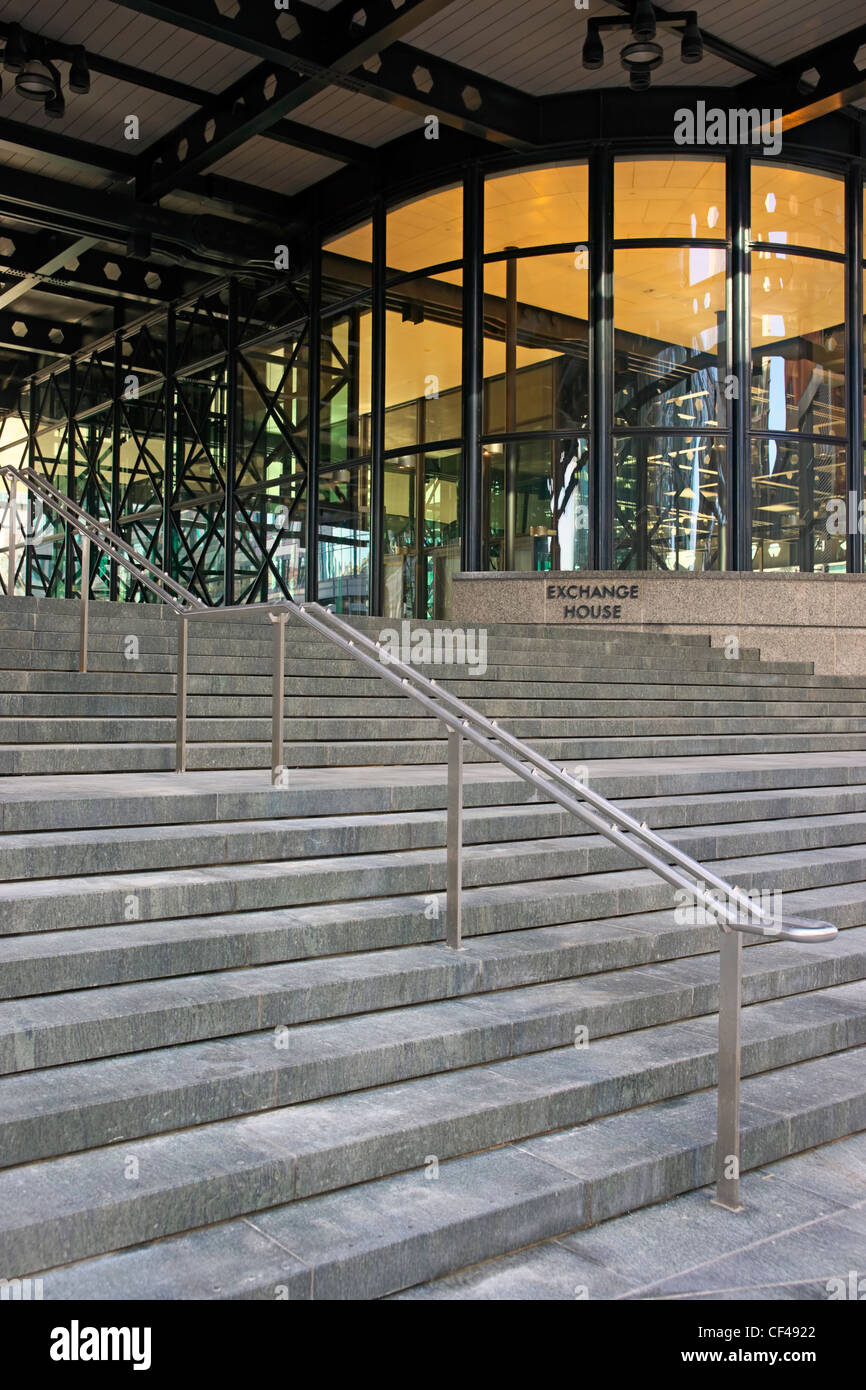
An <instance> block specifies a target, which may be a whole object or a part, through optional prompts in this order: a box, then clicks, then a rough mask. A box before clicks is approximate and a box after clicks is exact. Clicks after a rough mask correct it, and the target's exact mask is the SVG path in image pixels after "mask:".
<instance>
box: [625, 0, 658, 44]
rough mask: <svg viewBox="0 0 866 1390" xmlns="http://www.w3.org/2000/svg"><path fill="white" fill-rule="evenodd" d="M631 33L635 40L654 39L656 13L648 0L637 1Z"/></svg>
mask: <svg viewBox="0 0 866 1390" xmlns="http://www.w3.org/2000/svg"><path fill="white" fill-rule="evenodd" d="M631 32H632V33H633V34H634V36H635V38H636V39H654V38H655V36H656V12H655V10H654V9H653V7H652V5H651V4H650V0H637V4H636V5H635V8H634V18H633V19H632V22H631Z"/></svg>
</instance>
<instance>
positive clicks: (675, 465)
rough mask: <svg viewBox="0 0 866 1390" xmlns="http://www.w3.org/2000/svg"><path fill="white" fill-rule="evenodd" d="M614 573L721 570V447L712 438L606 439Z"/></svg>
mask: <svg viewBox="0 0 866 1390" xmlns="http://www.w3.org/2000/svg"><path fill="white" fill-rule="evenodd" d="M614 458H615V467H616V497H615V537H616V564H617V568H618V569H634V570H689V571H693V572H695V573H700V572H703V571H704V570H719V569H725V568H726V563H727V496H728V489H727V448H726V443H725V441H724V439H721V438H718V437H714V436H713V435H702V436H690V437H679V438H676V437H670V436H666V435H664V436H660V435H635V436H633V437H630V438H620V439H616V440H614Z"/></svg>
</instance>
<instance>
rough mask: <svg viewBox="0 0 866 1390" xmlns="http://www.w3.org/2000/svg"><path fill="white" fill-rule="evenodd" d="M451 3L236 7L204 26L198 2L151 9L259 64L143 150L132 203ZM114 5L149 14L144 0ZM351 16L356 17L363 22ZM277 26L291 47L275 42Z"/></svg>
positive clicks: (227, 148)
mask: <svg viewBox="0 0 866 1390" xmlns="http://www.w3.org/2000/svg"><path fill="white" fill-rule="evenodd" d="M451 2H452V0H404V3H403V4H402V5H401V6H400V7H399V8H395V6H394V4H393V0H366V3H365V5H364V6H363V7H361V6H360V5H353V4H346V3H340V4H338V5H337V6H336V7H335V8H334V9H332V10H329V11H327V12H324V11H321V10H318V9H316V8H315V7H314V6H312V5H298V4H296V5H295V6H294V7H293V11H292V14H291V15H288V14H287V13H286V12H285V11H277V10H276V9H274V8H272V7H271V8H269V9H267V10H263V9H262V7H261V6H258V7H256V9H255V10H253V9H251V8H246V9H245V8H243V7H242V8H241V9H240V10H239V11H238V14H237V15H236V16H235V18H234V19H223V18H222V16H220V15H219V13H218V12H216V11H211V10H209V9H208V13H207V15H206V21H207V22H206V23H203V14H202V12H203V10H205V9H207V7H206V6H204V5H203V4H202V3H201V0H187V3H184V4H181V3H178V4H176V5H172V6H163V5H156V7H155V9H156V10H158V11H159V12H160V14H159V16H158V17H161V18H168V19H169V22H171V23H175V24H178V25H180V26H181V27H183V28H192V29H194V30H195V32H197V33H201V32H206V33H207V34H208V35H209V37H211V38H219V39H221V41H222V42H223V43H231V44H233V45H234V46H235V47H240V48H244V49H246V51H248V52H256V53H257V54H259V55H260V56H263V57H264V59H265V61H264V62H262V63H261V64H259V65H258V66H257V67H256V68H255V69H254V70H253V72H251V73H248V74H246V75H245V76H244V77H243V78H241V79H239V81H237V82H236V83H234V84H232V86H231V87H230V88H229V89H228V90H227V91H226V92H224V93H222V95H221V97H220V99H219V101H218V103H212V104H211V105H210V107H206V108H204V109H203V110H201V111H198V112H196V113H195V114H194V115H192V116H190V117H189V118H188V119H187V120H185V121H183V122H181V124H180V125H179V126H177V127H176V128H175V129H174V130H173V131H171V132H170V134H168V135H167V136H165V137H163V138H162V139H161V140H158V141H156V142H155V143H154V144H153V145H152V146H151V147H150V148H149V149H148V150H145V152H144V153H143V154H142V155H141V156H140V157H139V169H140V172H139V176H138V182H137V187H138V193H139V197H141V198H143V199H153V198H159V197H161V196H162V194H163V193H165V192H168V191H169V190H170V189H172V188H173V187H175V186H176V185H177V182H178V180H179V178H181V177H183V176H184V175H189V174H191V173H196V172H198V171H199V170H201V169H205V168H208V167H209V166H211V165H213V164H214V163H216V162H217V161H218V160H219V159H221V158H223V157H225V155H227V154H230V153H231V152H232V151H233V150H236V149H239V148H240V146H241V145H243V144H245V143H246V141H247V140H249V139H251V138H252V137H253V136H256V135H261V134H263V133H264V132H266V131H268V130H270V129H271V128H272V127H273V126H274V125H275V123H276V122H278V121H280V120H282V118H283V117H284V116H286V115H287V114H288V113H289V112H291V111H294V110H296V109H297V108H298V107H299V106H302V105H304V103H305V102H307V101H309V100H310V99H311V98H312V97H314V96H317V95H318V94H319V92H321V91H323V90H324V89H325V88H326V87H328V86H330V85H331V82H332V81H333V80H334V79H335V78H336V77H338V76H341V75H343V76H345V75H347V74H349V73H350V72H352V70H353V69H355V68H356V67H358V66H359V65H360V64H362V63H363V62H364V61H365V59H367V58H368V57H370V56H371V55H373V54H375V52H376V51H377V50H378V49H379V48H380V47H387V46H388V45H389V44H391V43H392V42H394V41H395V39H397V38H398V37H399V36H400V35H401V34H403V33H406V32H408V30H410V29H411V28H414V27H416V26H417V25H418V24H419V23H421V22H422V21H423V20H424V19H427V18H429V17H430V16H431V15H433V14H437V13H439V11H441V10H443V9H445V8H446V6H447V5H448V4H450V3H451ZM117 3H121V4H124V5H127V6H128V7H129V8H132V9H136V10H138V9H141V8H142V6H143V7H144V11H145V12H146V13H153V12H154V6H153V5H152V4H151V3H150V0H117ZM168 10H170V11H171V14H170V15H169V14H168V13H166V12H167V11H168ZM358 16H363V22H360V20H359V19H358ZM281 20H282V21H285V22H284V24H283V29H284V30H285V31H286V32H287V33H288V34H289V35H290V36H291V39H292V42H291V44H289V43H288V42H287V41H286V39H285V38H284V37H283V33H282V32H281V27H280V22H281Z"/></svg>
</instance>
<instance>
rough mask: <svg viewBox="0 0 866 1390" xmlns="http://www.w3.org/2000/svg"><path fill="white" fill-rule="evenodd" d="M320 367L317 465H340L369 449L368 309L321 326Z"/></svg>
mask: <svg viewBox="0 0 866 1390" xmlns="http://www.w3.org/2000/svg"><path fill="white" fill-rule="evenodd" d="M320 361H321V367H320V378H319V390H320V409H319V420H320V426H319V429H320V433H319V448H320V459H321V462H322V464H324V465H327V464H333V463H345V462H346V460H347V459H352V458H359V457H360V456H362V455H364V454H366V453H368V452H369V447H370V445H369V415H370V386H369V382H370V310H369V307H367V306H366V305H355V306H353V307H352V308H351V309H347V310H346V312H345V313H343V314H340V315H338V317H336V318H329V319H325V320H324V321H323V323H322V342H321V358H320ZM362 395H363V397H364V399H363V402H362Z"/></svg>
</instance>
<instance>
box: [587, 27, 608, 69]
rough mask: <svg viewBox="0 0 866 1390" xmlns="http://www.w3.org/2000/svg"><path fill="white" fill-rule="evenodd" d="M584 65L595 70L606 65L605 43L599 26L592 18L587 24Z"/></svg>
mask: <svg viewBox="0 0 866 1390" xmlns="http://www.w3.org/2000/svg"><path fill="white" fill-rule="evenodd" d="M583 66H584V67H585V68H589V69H590V70H595V69H596V68H600V67H603V66H604V45H603V44H602V41H601V35H600V34H599V32H598V26H597V25H595V24H593V22H592V20H590V21H589V23H588V24H587V26H586V38H585V39H584V43H583Z"/></svg>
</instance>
